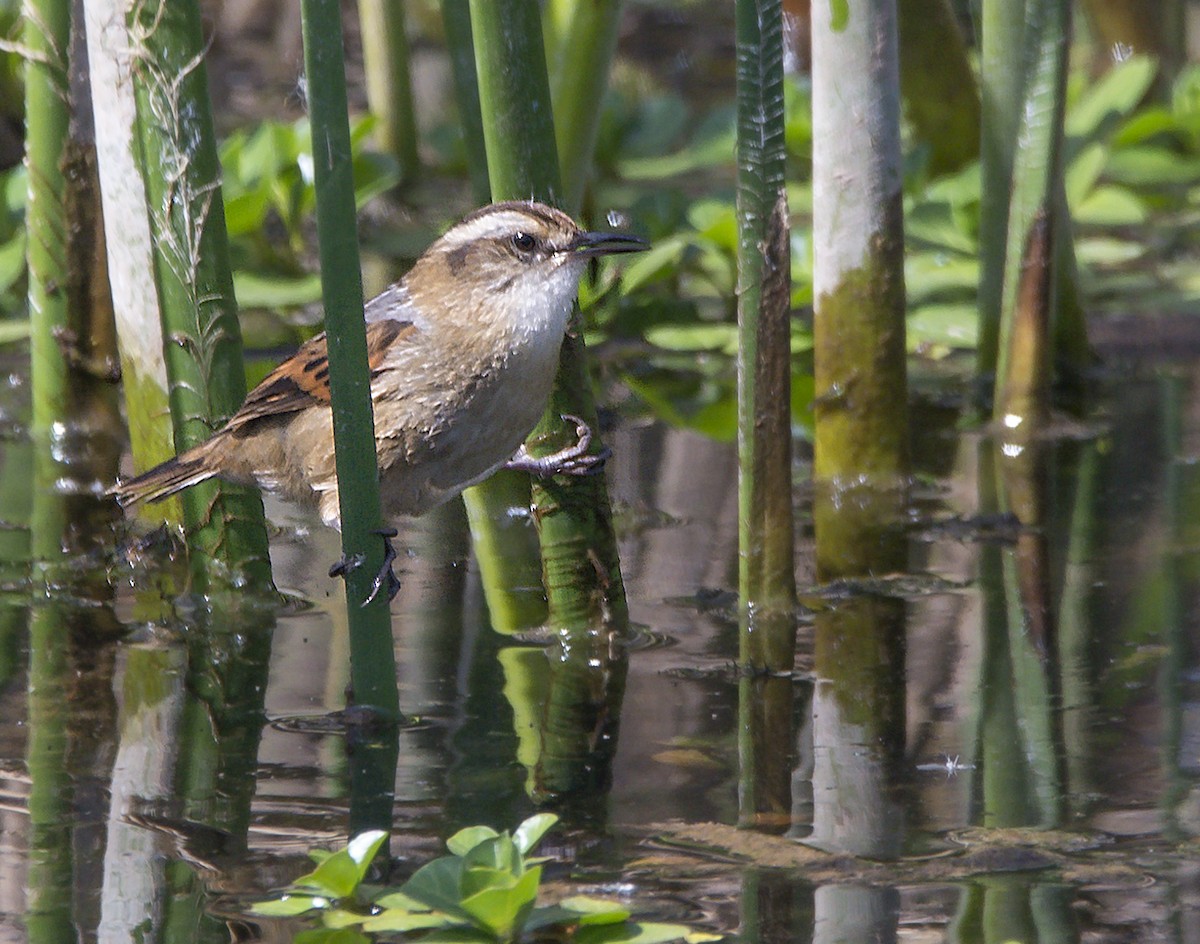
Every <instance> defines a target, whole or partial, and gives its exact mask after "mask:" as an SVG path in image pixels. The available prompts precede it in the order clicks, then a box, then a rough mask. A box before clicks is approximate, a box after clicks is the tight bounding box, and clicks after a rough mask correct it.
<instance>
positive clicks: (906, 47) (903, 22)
mask: <svg viewBox="0 0 1200 944" xmlns="http://www.w3.org/2000/svg"><path fill="white" fill-rule="evenodd" d="M897 12H898V14H899V29H900V92H901V94H902V95H903V97H904V113H905V115H906V116H907V118H908V120H909V121H910V122H911V123H912V126H913V128H914V129H915V130H916V133H917V137H918V138H919V139H920V140H921V141H922V142H923V143H925V144H927V145H928V146H929V152H930V153H929V173H930V175H931V176H934V177H937V176H939V175H942V174H949V173H953V172H954V171H957V170H961V169H962V168H963V167H964V166H966V165H967V164H969V163H970V162H971V161H973V160H975V159H976V158H977V157H979V122H980V117H979V84H978V83H977V82H976V81H975V73H974V71H973V70H972V68H971V63H970V60H969V59H968V58H967V44H966V42H965V41H964V39H963V35H962V30H961V29H960V27H959V25H958V19H957V17H956V15H955V12H954V7H953V6H952V5H951V3H950V2H949V0H898V2H897Z"/></svg>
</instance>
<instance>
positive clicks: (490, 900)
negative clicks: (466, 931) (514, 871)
mask: <svg viewBox="0 0 1200 944" xmlns="http://www.w3.org/2000/svg"><path fill="white" fill-rule="evenodd" d="M541 878H542V870H541V868H540V867H535V868H532V869H530V870H529V871H528V872H526V873H525V874H524V875H522V876H521V878H520V879H519V880H518V881H516V882H515V883H513V884H512V885H511V886H509V887H504V886H493V887H491V888H485V889H484V890H483V891H480V892H477V893H475V894H474V895H470V896H468V897H466V898H464V899H463V900H462V908H463V910H464V911H465V912H467V914H469V915H470V916H471V918H472V919H473V920H474V921H475V922H476V923H478V924H479V925H480V926H482V927H485V928H487V929H488V930H489V931H491V933H492V934H494V935H495V936H496V937H497V938H499V939H500V940H508V939H509V938H510V937H512V936H514V935H515V934H516V932H518V931H519V930H520V929H521V926H522V924H523V923H524V921H525V919H526V918H527V917H528V916H529V913H530V912H531V911H532V910H533V903H534V901H535V899H536V898H537V890H538V883H539V882H540V881H541Z"/></svg>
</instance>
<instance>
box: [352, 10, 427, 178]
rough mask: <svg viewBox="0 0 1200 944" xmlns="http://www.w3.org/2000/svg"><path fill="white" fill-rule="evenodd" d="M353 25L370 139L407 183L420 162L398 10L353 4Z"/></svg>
mask: <svg viewBox="0 0 1200 944" xmlns="http://www.w3.org/2000/svg"><path fill="white" fill-rule="evenodd" d="M358 19H359V22H360V24H361V27H362V47H363V68H364V70H365V72H366V78H367V103H368V104H369V105H370V107H371V113H372V114H374V115H375V117H376V118H377V119H378V121H379V124H378V126H377V127H376V129H375V139H376V140H377V141H378V142H379V146H380V147H381V148H382V149H383V150H384V151H386V152H387V153H388V154H391V155H392V157H394V158H395V159H396V163H397V164H398V165H399V166H400V182H401V183H407V182H408V181H410V180H412V179H413V177H415V176H416V174H417V171H418V170H419V168H420V159H419V158H418V156H417V121H416V114H415V112H414V109H413V94H412V78H411V77H410V75H409V55H408V32H407V30H406V29H405V26H404V4H402V3H397V2H396V0H358Z"/></svg>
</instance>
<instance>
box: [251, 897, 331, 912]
mask: <svg viewBox="0 0 1200 944" xmlns="http://www.w3.org/2000/svg"><path fill="white" fill-rule="evenodd" d="M329 904H330V902H329V899H328V898H326V897H325V896H324V895H286V894H285V895H284V896H283V897H282V898H273V899H270V900H269V901H256V902H254V904H252V905H251V906H250V913H251V914H256V915H266V916H268V917H272V918H293V917H295V916H296V915H302V914H304V913H305V912H307V911H314V910H318V909H323V908H328V907H329Z"/></svg>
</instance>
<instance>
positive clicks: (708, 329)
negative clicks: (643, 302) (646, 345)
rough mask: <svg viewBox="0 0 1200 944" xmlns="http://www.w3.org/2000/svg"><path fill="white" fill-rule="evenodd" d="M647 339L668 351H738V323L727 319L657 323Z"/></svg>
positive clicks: (649, 329) (647, 335)
mask: <svg viewBox="0 0 1200 944" xmlns="http://www.w3.org/2000/svg"><path fill="white" fill-rule="evenodd" d="M645 336H646V340H647V341H649V342H650V343H651V344H653V345H654V346H655V347H661V348H664V349H666V350H668V351H721V352H723V353H726V354H736V353H737V344H738V340H737V325H735V324H729V323H728V322H725V321H718V322H712V323H702V324H682V325H680V324H666V325H655V326H653V327H650V328H647V329H646V331H645Z"/></svg>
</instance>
